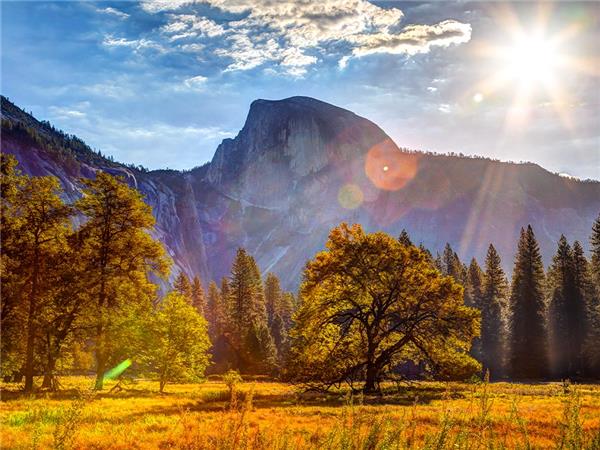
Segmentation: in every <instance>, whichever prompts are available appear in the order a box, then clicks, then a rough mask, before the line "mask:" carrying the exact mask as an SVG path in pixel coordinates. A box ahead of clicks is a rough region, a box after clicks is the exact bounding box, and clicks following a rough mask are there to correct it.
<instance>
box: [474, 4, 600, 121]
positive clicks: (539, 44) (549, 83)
mask: <svg viewBox="0 0 600 450" xmlns="http://www.w3.org/2000/svg"><path fill="white" fill-rule="evenodd" d="M494 17H495V18H496V20H497V21H498V24H499V27H500V29H501V30H502V38H503V39H504V43H503V44H502V45H498V44H495V43H491V42H487V43H482V44H481V45H479V46H478V48H477V49H476V53H477V55H478V56H479V57H480V58H481V60H482V62H483V63H484V64H485V65H486V67H488V68H489V70H488V72H489V75H488V76H487V77H486V78H485V79H483V80H482V81H481V82H480V83H479V84H478V85H476V86H475V89H474V90H473V93H472V94H471V95H472V98H473V101H474V102H476V103H480V102H482V101H483V100H484V99H487V98H490V97H492V96H501V95H506V96H509V97H510V96H511V97H512V99H511V101H510V106H509V107H508V109H507V112H506V119H505V130H506V131H507V132H509V131H510V132H515V131H520V130H524V129H526V125H527V123H528V122H529V120H530V118H531V115H532V114H533V113H535V110H536V108H541V109H544V110H545V109H548V108H550V109H551V110H552V111H553V112H554V113H555V114H557V115H558V116H559V118H560V120H561V122H562V124H563V126H565V127H566V128H568V129H572V120H571V117H570V116H571V114H570V112H571V111H570V110H571V109H572V107H573V100H572V99H571V98H570V95H569V92H568V90H567V89H566V87H565V82H564V81H565V79H566V78H568V77H570V76H572V75H573V74H575V75H576V74H587V75H593V76H597V75H598V74H599V70H598V61H594V60H592V59H589V58H587V59H586V58H581V57H578V55H577V52H576V49H575V48H574V47H575V45H574V43H573V42H572V40H573V39H574V38H575V37H577V35H578V34H580V33H581V32H582V30H583V29H584V28H585V26H586V25H585V21H584V20H576V21H574V22H572V23H570V24H569V25H567V26H565V27H563V28H562V29H560V30H555V29H553V27H552V26H551V25H550V23H551V17H552V6H551V5H550V4H541V5H540V6H539V7H538V11H537V14H536V15H535V17H533V18H532V19H530V20H529V21H528V22H526V21H524V20H522V19H521V18H520V17H519V16H517V14H516V12H515V11H514V9H513V8H512V7H509V6H504V7H502V8H498V9H497V10H496V11H495V12H494Z"/></svg>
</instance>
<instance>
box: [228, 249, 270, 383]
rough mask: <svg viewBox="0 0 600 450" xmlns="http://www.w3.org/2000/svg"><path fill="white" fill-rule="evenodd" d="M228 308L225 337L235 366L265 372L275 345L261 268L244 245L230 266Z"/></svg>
mask: <svg viewBox="0 0 600 450" xmlns="http://www.w3.org/2000/svg"><path fill="white" fill-rule="evenodd" d="M228 308H229V311H228V314H227V316H228V338H229V343H230V345H231V346H232V348H233V350H234V352H235V354H236V356H237V358H236V359H237V361H235V365H236V366H237V368H238V369H240V370H245V371H248V370H249V371H260V372H264V371H265V370H266V369H265V368H266V366H267V365H268V364H270V363H272V362H273V360H274V356H275V355H274V354H271V353H273V352H274V345H273V342H272V337H271V335H270V332H269V327H268V321H267V310H266V306H265V294H264V290H263V286H262V280H261V277H260V270H259V269H258V266H257V264H256V261H255V260H254V258H252V257H251V256H250V255H248V253H247V252H246V250H244V249H243V248H240V249H238V252H237V254H236V257H235V259H234V262H233V265H232V269H231V281H230V286H229V301H228ZM265 330H266V331H265ZM265 355H267V356H265Z"/></svg>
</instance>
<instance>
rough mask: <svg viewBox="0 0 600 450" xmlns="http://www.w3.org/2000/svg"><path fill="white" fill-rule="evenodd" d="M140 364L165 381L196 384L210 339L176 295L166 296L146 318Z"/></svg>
mask: <svg viewBox="0 0 600 450" xmlns="http://www.w3.org/2000/svg"><path fill="white" fill-rule="evenodd" d="M145 332H146V334H145V339H144V343H145V345H144V347H145V350H144V351H143V352H142V354H141V358H140V360H141V362H142V364H143V365H144V367H146V368H147V369H148V370H149V371H150V372H151V373H154V374H156V375H157V376H158V378H159V383H160V392H163V390H164V387H165V385H166V384H167V382H172V381H197V380H199V379H201V378H202V377H203V376H204V371H205V370H206V367H207V366H208V362H209V359H208V349H209V347H210V340H209V338H208V330H207V323H206V320H205V319H204V318H203V317H202V316H201V315H200V313H199V312H198V311H197V310H196V308H194V307H193V306H192V305H190V304H189V302H188V301H187V299H185V298H184V297H183V296H182V295H180V294H177V293H174V292H172V293H170V294H168V295H167V296H166V297H165V298H164V299H163V300H162V302H161V303H159V305H158V306H157V308H156V310H155V311H154V312H153V313H152V314H151V315H150V316H149V317H148V323H147V324H146V326H145Z"/></svg>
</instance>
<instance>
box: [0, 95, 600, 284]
mask: <svg viewBox="0 0 600 450" xmlns="http://www.w3.org/2000/svg"><path fill="white" fill-rule="evenodd" d="M2 151H4V152H8V153H13V154H15V155H16V157H17V159H18V160H19V161H20V163H21V167H22V170H24V171H25V172H26V173H29V174H32V175H55V176H57V177H58V178H59V179H60V180H61V183H62V184H63V186H64V187H65V190H66V195H67V197H68V198H69V199H74V198H76V197H77V196H78V195H79V190H80V186H81V184H80V182H79V181H78V178H79V177H91V176H93V174H94V172H96V171H98V170H104V171H107V172H110V173H113V174H118V175H122V176H123V177H124V178H125V179H126V180H127V182H128V183H129V184H130V185H132V186H135V187H136V188H137V189H139V190H140V191H141V192H143V193H144V195H145V196H146V201H147V202H148V203H149V204H150V205H151V206H152V208H153V211H154V214H155V216H156V219H157V227H156V236H157V237H158V238H159V239H161V240H162V241H163V242H164V244H165V246H166V248H167V250H168V252H169V254H170V255H171V256H172V257H173V259H174V261H175V263H176V265H177V267H178V268H179V269H181V270H184V271H186V272H187V273H188V274H189V275H192V274H196V273H197V274H200V275H201V277H202V278H203V280H204V282H205V283H207V282H208V281H209V280H211V279H215V280H218V279H219V278H220V277H222V276H224V275H226V274H227V273H228V272H229V268H230V264H231V261H232V259H233V256H234V254H235V251H236V249H237V247H239V246H244V247H246V248H247V249H248V251H249V252H250V253H251V254H253V255H254V256H255V257H256V258H257V261H258V263H259V265H260V267H261V268H262V269H263V270H264V271H265V272H267V271H272V272H274V273H276V274H277V275H278V276H279V277H280V278H281V280H282V284H283V285H284V287H286V288H288V289H295V288H296V287H297V286H298V283H299V281H300V278H301V272H302V269H303V267H304V264H305V263H306V261H307V260H308V259H309V258H311V257H312V256H313V255H314V254H315V253H316V252H317V251H319V250H321V249H323V246H324V243H325V241H326V238H327V234H328V232H329V230H330V229H331V228H332V227H333V226H335V225H337V224H339V223H340V222H342V221H346V222H351V223H354V222H358V223H361V224H362V225H363V226H364V227H365V228H366V229H367V230H370V231H372V230H383V231H386V232H388V233H390V234H393V235H398V234H399V233H400V231H401V230H402V229H403V228H406V229H407V230H408V232H409V233H410V235H411V237H412V238H413V241H415V242H417V243H418V242H423V244H424V245H425V246H427V247H428V248H430V249H431V250H432V251H433V252H434V253H435V251H441V249H442V247H443V246H444V244H445V243H446V242H449V243H450V244H451V245H452V247H453V248H455V249H456V250H457V251H458V253H459V255H460V256H461V258H462V259H463V260H467V259H468V258H470V257H472V256H476V257H477V258H478V259H479V260H480V261H481V260H482V258H483V256H484V255H485V252H486V250H487V246H488V244H489V243H490V242H493V243H494V245H495V246H496V248H497V249H498V250H499V252H500V253H501V255H502V256H503V262H504V265H505V268H506V269H508V270H510V268H511V266H512V259H513V255H514V252H515V246H516V242H517V239H518V234H519V229H520V228H521V227H522V226H526V225H527V224H529V223H530V224H532V226H533V227H534V230H535V231H536V234H537V237H538V239H539V242H540V246H541V249H542V253H543V255H544V257H545V261H546V262H548V261H549V259H550V257H551V255H552V254H553V252H554V249H555V245H556V242H557V240H558V238H559V237H560V234H561V233H564V234H565V235H567V237H568V238H569V239H578V240H580V241H581V242H582V243H583V244H584V246H586V245H588V236H589V234H590V230H591V226H592V223H593V221H594V219H595V218H596V217H597V215H598V212H599V211H600V183H598V182H596V181H580V180H577V179H572V178H565V177H561V176H558V175H555V174H552V173H550V172H548V171H546V170H544V169H543V168H541V167H539V166H537V165H535V164H530V163H526V164H515V163H506V162H499V161H492V160H489V159H484V158H466V157H459V156H447V155H433V154H426V153H419V152H411V151H407V150H405V149H400V148H398V147H397V146H396V144H395V143H394V142H393V141H392V140H391V139H390V138H389V137H388V136H387V135H386V134H385V132H384V131H383V130H381V128H379V127H378V126H377V125H375V124H374V123H372V122H370V121H369V120H367V119H365V118H362V117H359V116H357V115H356V114H354V113H352V112H350V111H347V110H344V109H342V108H338V107H336V106H333V105H330V104H327V103H324V102H321V101H319V100H315V99H312V98H308V97H291V98H288V99H284V100H279V101H270V100H256V101H254V102H253V103H252V105H251V106H250V111H249V113H248V117H247V119H246V122H245V124H244V126H243V128H242V130H241V131H240V132H239V134H238V135H237V136H236V137H235V138H234V139H225V140H224V141H223V142H222V143H221V144H220V145H219V147H218V148H217V150H216V152H215V155H214V157H213V159H212V161H211V162H210V163H208V164H205V165H204V166H201V167H198V168H195V169H192V170H190V171H185V172H179V171H173V170H157V171H147V170H144V169H142V168H139V167H133V166H125V165H122V164H119V163H116V162H114V161H111V160H109V159H107V158H105V157H103V156H102V155H101V154H99V153H98V152H95V151H93V150H92V149H90V148H89V147H88V146H87V145H85V144H84V143H83V142H82V141H81V140H79V139H77V138H76V137H74V136H70V135H66V134H64V133H62V132H60V131H58V130H56V129H54V128H53V127H52V126H51V125H50V124H49V123H47V122H40V121H38V120H36V119H35V118H33V117H32V116H31V115H29V114H27V113H25V112H24V111H22V110H21V109H19V108H18V107H16V106H15V105H14V104H12V103H11V102H10V101H9V100H8V99H6V98H4V97H2Z"/></svg>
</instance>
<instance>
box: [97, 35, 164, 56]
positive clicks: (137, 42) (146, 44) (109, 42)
mask: <svg viewBox="0 0 600 450" xmlns="http://www.w3.org/2000/svg"><path fill="white" fill-rule="evenodd" d="M102 44H103V45H105V46H106V47H129V48H132V49H134V50H135V51H139V50H143V49H153V50H157V51H159V52H164V51H165V49H164V47H163V46H162V45H160V44H159V43H157V42H154V41H151V40H149V39H125V38H114V37H112V36H106V37H105V38H104V40H103V41H102Z"/></svg>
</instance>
